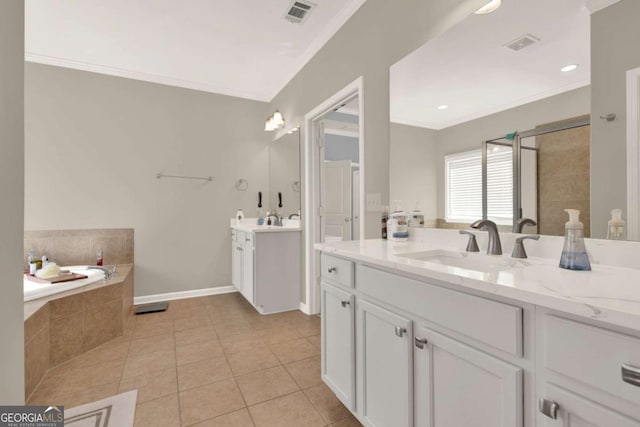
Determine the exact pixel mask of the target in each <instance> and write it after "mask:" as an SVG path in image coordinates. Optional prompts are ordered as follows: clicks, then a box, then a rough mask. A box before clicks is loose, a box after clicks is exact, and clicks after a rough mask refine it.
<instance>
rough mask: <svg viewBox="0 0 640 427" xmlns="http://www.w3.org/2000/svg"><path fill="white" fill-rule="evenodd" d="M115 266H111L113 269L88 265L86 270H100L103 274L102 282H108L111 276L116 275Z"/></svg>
mask: <svg viewBox="0 0 640 427" xmlns="http://www.w3.org/2000/svg"><path fill="white" fill-rule="evenodd" d="M117 268H118V267H117V266H115V265H114V266H113V268H107V267H103V266H101V265H89V266H87V270H101V271H103V272H104V280H109V279H111V278H112V277H113V276H115V275H116V271H117Z"/></svg>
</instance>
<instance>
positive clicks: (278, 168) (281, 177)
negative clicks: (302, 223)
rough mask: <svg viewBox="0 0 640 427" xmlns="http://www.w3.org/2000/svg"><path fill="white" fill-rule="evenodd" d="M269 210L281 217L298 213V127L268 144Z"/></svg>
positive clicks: (267, 207) (293, 215) (293, 216)
mask: <svg viewBox="0 0 640 427" xmlns="http://www.w3.org/2000/svg"><path fill="white" fill-rule="evenodd" d="M269 194H270V197H269V202H268V203H267V204H266V205H265V208H266V209H269V210H270V211H272V212H273V211H276V212H280V213H281V214H282V216H283V218H296V219H300V217H299V216H297V215H298V214H299V213H300V132H299V130H298V128H296V129H295V130H293V131H291V132H289V133H286V134H284V135H283V136H281V137H280V138H278V139H276V140H275V141H273V142H271V145H270V146H269Z"/></svg>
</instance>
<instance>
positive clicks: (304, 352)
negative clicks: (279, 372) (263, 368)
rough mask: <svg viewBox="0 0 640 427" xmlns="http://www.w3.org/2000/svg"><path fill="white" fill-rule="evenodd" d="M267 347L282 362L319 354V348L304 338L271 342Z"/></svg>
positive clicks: (285, 362)
mask: <svg viewBox="0 0 640 427" xmlns="http://www.w3.org/2000/svg"><path fill="white" fill-rule="evenodd" d="M269 348H270V349H271V351H273V354H275V355H276V357H277V358H278V360H280V362H281V363H282V364H287V363H291V362H295V361H296V360H302V359H307V358H309V357H313V356H318V355H319V354H320V350H318V349H317V348H316V347H315V346H314V345H313V344H311V343H310V342H309V341H307V340H306V339H305V338H302V339H298V340H292V341H286V342H282V343H277V344H271V345H270V346H269Z"/></svg>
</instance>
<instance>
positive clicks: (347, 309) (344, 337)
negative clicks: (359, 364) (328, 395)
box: [320, 282, 356, 411]
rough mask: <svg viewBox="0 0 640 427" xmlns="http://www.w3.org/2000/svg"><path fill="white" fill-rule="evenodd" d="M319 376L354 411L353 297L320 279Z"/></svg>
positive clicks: (354, 343)
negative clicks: (320, 361) (320, 347)
mask: <svg viewBox="0 0 640 427" xmlns="http://www.w3.org/2000/svg"><path fill="white" fill-rule="evenodd" d="M320 289H321V304H322V308H321V313H322V329H321V332H322V335H321V343H322V352H321V354H322V363H321V367H322V380H323V381H324V382H325V383H326V384H327V386H329V388H330V389H331V390H333V392H334V393H335V394H336V396H337V397H338V399H340V401H341V402H342V403H343V404H344V405H345V406H346V407H347V408H349V409H350V410H352V411H355V403H356V402H355V394H356V375H355V363H356V360H355V345H356V342H355V309H354V305H355V297H354V296H353V295H352V294H349V293H347V292H344V291H341V290H340V289H338V288H336V287H334V286H331V285H329V284H327V283H326V282H322V284H321V288H320Z"/></svg>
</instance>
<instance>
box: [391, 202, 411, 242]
mask: <svg viewBox="0 0 640 427" xmlns="http://www.w3.org/2000/svg"><path fill="white" fill-rule="evenodd" d="M394 204H395V206H396V207H395V209H394V210H393V212H392V213H391V215H389V221H388V222H387V238H388V239H389V240H392V241H396V242H404V241H407V240H408V239H409V215H407V213H406V212H405V211H403V210H402V206H401V204H400V200H395V201H394Z"/></svg>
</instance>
